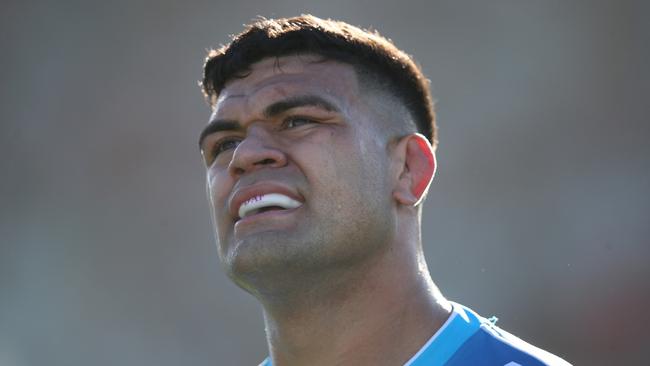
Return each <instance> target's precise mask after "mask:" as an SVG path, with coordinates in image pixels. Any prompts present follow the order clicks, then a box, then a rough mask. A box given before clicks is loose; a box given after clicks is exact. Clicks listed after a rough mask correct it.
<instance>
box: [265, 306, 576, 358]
mask: <svg viewBox="0 0 650 366" xmlns="http://www.w3.org/2000/svg"><path fill="white" fill-rule="evenodd" d="M452 306H453V310H452V313H451V316H450V317H449V319H447V321H446V322H445V324H444V325H443V326H442V327H441V328H440V329H439V330H438V331H437V332H436V333H435V334H434V335H433V336H432V337H431V338H430V339H429V340H428V341H427V342H426V343H425V344H424V346H422V348H421V349H420V350H419V351H418V352H417V353H416V354H415V355H413V357H411V359H410V360H408V361H407V362H406V363H405V364H404V366H545V365H551V366H570V364H569V363H568V362H566V361H564V360H562V359H561V358H559V357H557V356H555V355H553V354H551V353H549V352H546V351H544V350H542V349H539V348H537V347H535V346H533V345H531V344H528V343H526V342H524V341H522V340H521V339H519V338H517V337H515V336H514V335H512V334H510V333H508V332H506V331H504V330H502V329H500V328H499V327H497V326H496V325H495V324H494V323H495V322H496V321H491V320H488V319H485V318H483V317H481V316H480V315H478V314H476V313H475V312H474V311H472V310H471V309H469V308H467V307H465V306H463V305H460V304H457V303H453V302H452ZM272 365H273V364H272V362H271V359H270V358H267V359H266V360H264V362H262V363H261V364H260V366H272Z"/></svg>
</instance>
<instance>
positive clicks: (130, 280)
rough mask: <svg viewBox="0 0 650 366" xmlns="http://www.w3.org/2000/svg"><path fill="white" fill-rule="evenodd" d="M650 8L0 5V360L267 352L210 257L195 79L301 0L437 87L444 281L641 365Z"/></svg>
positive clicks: (625, 4) (568, 353)
mask: <svg viewBox="0 0 650 366" xmlns="http://www.w3.org/2000/svg"><path fill="white" fill-rule="evenodd" d="M310 3H311V4H310ZM648 4H649V3H648V2H643V1H620V0H619V1H617V0H611V1H598V0H596V1H562V0H549V1H518V0H511V1H480V0H476V1H465V0H462V1H414V2H407V1H396V2H389V1H385V0H384V1H349V0H348V1H344V0H331V1H327V2H325V1H318V2H317V1H307V2H303V1H295V0H283V1H262V0H258V1H235V2H223V1H197V2H181V1H169V0H164V1H151V0H137V1H125V0H118V1H101V2H100V1H77V2H73V1H67V0H66V1H17V0H10V1H4V2H3V4H2V11H1V12H0V46H1V47H0V50H2V56H1V57H0V75H1V79H0V80H1V81H2V83H1V84H0V93H1V94H0V106H1V108H0V149H1V151H2V159H0V174H1V177H2V178H1V179H0V366H40V365H48V366H81V365H93V366H111V365H121V366H131V365H133V366H135V365H139V366H142V365H156V366H178V365H193V366H199V365H235V366H238V365H242V366H244V365H256V364H257V362H259V361H260V360H261V359H263V358H264V357H265V355H266V353H267V351H266V344H265V338H264V329H263V322H262V316H261V312H260V308H259V305H258V304H257V303H256V301H255V300H254V299H253V298H252V297H250V296H249V295H247V294H246V293H244V292H243V291H241V290H239V289H238V288H236V287H235V286H234V285H232V284H231V283H230V282H229V281H228V280H227V279H226V277H225V276H224V275H223V274H222V272H221V270H220V268H219V265H218V261H217V254H216V247H215V243H214V238H213V232H212V228H211V226H210V219H209V213H208V205H207V202H206V199H205V197H206V195H205V181H204V168H203V166H202V162H201V159H200V156H199V153H198V150H197V145H196V142H197V137H198V133H199V131H200V129H201V127H202V126H203V124H204V123H205V122H206V121H207V118H208V115H209V108H208V107H207V105H206V104H205V102H204V101H203V99H202V95H201V93H200V91H199V88H198V87H197V80H198V79H199V78H200V74H201V66H202V63H203V59H204V57H205V50H206V49H207V48H210V47H214V46H218V45H219V44H221V43H226V42H228V40H229V36H228V35H229V34H233V33H237V32H239V31H240V30H241V29H242V24H243V23H247V22H248V21H249V20H250V19H252V18H253V17H255V16H256V15H263V16H267V17H272V16H291V15H297V14H300V13H304V12H311V13H313V14H315V15H317V16H320V17H333V18H338V19H341V20H345V21H348V22H350V23H352V24H355V25H360V26H364V27H369V26H370V27H373V28H376V29H378V30H380V31H381V33H382V34H384V35H385V36H387V37H389V38H391V39H392V40H393V41H395V43H396V44H397V45H398V47H400V48H402V49H404V50H405V51H407V52H408V53H410V54H413V55H414V56H415V58H416V59H417V60H418V61H419V63H420V64H421V65H422V67H423V69H424V71H425V73H426V74H427V75H428V76H429V78H430V79H431V81H432V90H433V94H434V96H435V98H436V99H437V108H438V117H439V126H440V147H439V150H438V158H439V170H438V175H437V177H436V179H435V181H434V183H433V185H432V187H431V191H430V194H429V198H428V200H427V201H426V204H425V212H424V219H423V232H424V234H423V235H424V243H425V244H424V245H425V247H426V255H427V258H428V262H429V266H430V269H431V273H432V275H433V277H434V280H435V281H436V282H437V284H438V285H439V286H440V287H441V289H442V290H443V292H444V293H445V294H446V295H447V296H448V297H449V298H450V299H452V300H455V301H458V302H462V303H464V304H466V305H468V306H470V307H472V308H474V309H475V310H477V311H478V312H480V313H481V314H483V315H485V316H490V315H497V316H498V317H499V318H500V321H499V324H500V325H501V326H502V327H503V328H505V329H508V330H510V331H512V332H513V333H515V334H517V335H519V336H520V337H522V338H523V339H525V340H528V341H530V342H531V343H534V344H536V345H538V346H541V347H543V348H547V349H549V350H551V351H553V352H554V353H557V354H559V355H560V356H562V357H564V358H566V359H567V360H569V361H570V362H573V363H575V364H576V365H603V366H604V365H613V364H619V365H633V364H642V363H646V362H647V361H648V359H650V354H649V352H648V350H647V348H648V347H647V346H648V344H650V333H648V331H647V329H646V328H647V327H648V326H650V320H649V316H648V312H647V308H648V307H650V284H649V281H648V278H650V266H649V265H648V259H650V245H649V238H650V169H649V168H650V147H649V146H650V145H649V144H648V138H649V137H650V133H649V132H650V123H648V122H649V121H648V114H649V113H648V112H650V109H649V107H648V96H649V95H650V87H649V86H650V83H649V75H650V72H649V71H648V65H650V46H649V44H650V42H649V38H650V37H649V35H650V21H648V19H650V6H649V5H648Z"/></svg>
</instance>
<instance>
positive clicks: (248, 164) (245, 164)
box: [228, 127, 287, 178]
mask: <svg viewBox="0 0 650 366" xmlns="http://www.w3.org/2000/svg"><path fill="white" fill-rule="evenodd" d="M271 135H272V134H271V133H270V132H268V131H265V130H264V129H263V128H255V127H249V130H248V136H246V138H245V139H244V140H242V141H241V142H240V143H239V145H237V148H235V151H234V152H233V155H232V159H231V160H230V164H229V165H228V171H229V173H230V175H232V176H233V177H235V178H239V177H240V176H242V175H243V174H247V173H250V172H252V171H255V170H257V169H261V168H280V167H283V166H285V165H286V164H287V156H286V154H285V153H284V152H283V151H282V150H280V148H279V147H277V146H275V144H274V141H273V137H272V136H271Z"/></svg>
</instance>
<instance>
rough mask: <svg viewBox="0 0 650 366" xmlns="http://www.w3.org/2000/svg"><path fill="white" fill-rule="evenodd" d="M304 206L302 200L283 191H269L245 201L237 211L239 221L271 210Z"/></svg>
mask: <svg viewBox="0 0 650 366" xmlns="http://www.w3.org/2000/svg"><path fill="white" fill-rule="evenodd" d="M300 206H302V202H300V201H297V200H295V199H293V198H291V197H289V196H287V195H284V194H282V193H267V194H261V195H256V196H253V197H251V198H249V199H247V200H246V201H244V202H243V203H242V204H241V206H239V210H238V211H237V213H238V216H239V217H237V219H236V220H237V221H238V220H240V219H244V218H248V217H251V216H254V215H259V214H261V213H265V212H269V211H284V210H291V209H294V208H298V207H300Z"/></svg>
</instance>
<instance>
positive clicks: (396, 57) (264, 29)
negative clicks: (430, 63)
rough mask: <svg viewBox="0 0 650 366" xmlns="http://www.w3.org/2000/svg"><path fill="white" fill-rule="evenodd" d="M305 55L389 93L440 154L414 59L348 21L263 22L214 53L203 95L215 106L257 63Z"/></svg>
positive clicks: (428, 96) (432, 116)
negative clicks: (350, 70)
mask: <svg viewBox="0 0 650 366" xmlns="http://www.w3.org/2000/svg"><path fill="white" fill-rule="evenodd" d="M299 54H312V55H319V56H321V57H322V59H327V60H336V61H340V62H343V63H346V64H350V65H352V66H353V67H354V69H355V71H356V73H357V77H358V80H359V83H360V84H361V85H362V86H365V87H367V88H368V89H369V90H372V89H381V90H383V91H386V92H388V93H390V94H391V95H392V96H394V97H395V98H396V99H398V100H399V101H400V102H401V104H402V105H404V106H406V108H407V109H408V111H409V113H410V114H411V120H412V122H413V123H415V126H416V129H417V132H419V133H421V134H422V135H424V136H426V138H427V139H428V140H429V142H430V143H431V145H432V146H433V148H434V150H435V148H436V145H437V134H436V123H435V113H434V110H433V102H432V98H431V94H430V91H429V81H428V79H427V78H426V77H425V76H424V75H423V74H422V71H421V70H420V68H419V67H418V66H417V65H416V64H415V62H414V61H413V59H412V58H411V57H410V56H409V55H407V54H406V53H404V52H403V51H401V50H399V49H398V48H397V47H395V45H393V44H392V43H391V42H390V41H389V40H387V39H385V38H383V37H382V36H380V35H379V34H378V33H377V32H371V31H366V30H363V29H360V28H357V27H354V26H352V25H350V24H347V23H344V22H340V21H334V20H323V19H320V18H316V17H314V16H311V15H302V16H299V17H294V18H284V19H269V20H260V21H257V22H255V23H253V24H251V25H249V26H248V27H247V28H246V29H245V30H244V31H243V32H242V33H240V34H239V35H237V36H236V37H235V38H234V39H233V41H232V42H231V43H230V44H228V45H226V46H223V47H221V48H219V49H218V50H212V51H210V52H209V53H208V57H207V59H206V62H205V65H204V68H203V71H204V73H203V80H202V82H201V85H202V88H203V92H204V94H205V96H206V98H207V99H208V100H209V101H210V104H211V105H212V106H214V103H215V102H216V100H217V98H218V96H219V93H220V92H221V90H222V89H223V87H224V86H225V85H226V83H227V82H228V81H230V80H232V79H236V78H240V77H244V76H245V75H247V73H248V72H249V71H250V66H251V65H252V64H254V63H256V62H258V61H261V60H262V59H264V58H274V57H280V56H288V55H299ZM394 123H396V124H407V123H408V121H405V120H403V119H402V120H400V121H395V122H394Z"/></svg>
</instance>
